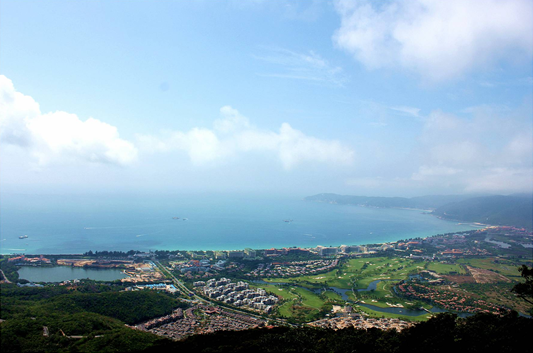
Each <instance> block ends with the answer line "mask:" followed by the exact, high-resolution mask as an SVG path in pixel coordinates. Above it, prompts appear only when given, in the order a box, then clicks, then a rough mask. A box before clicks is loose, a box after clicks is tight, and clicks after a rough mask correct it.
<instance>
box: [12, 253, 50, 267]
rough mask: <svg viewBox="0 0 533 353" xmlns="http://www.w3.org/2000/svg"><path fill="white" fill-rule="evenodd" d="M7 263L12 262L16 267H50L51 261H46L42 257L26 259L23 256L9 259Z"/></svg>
mask: <svg viewBox="0 0 533 353" xmlns="http://www.w3.org/2000/svg"><path fill="white" fill-rule="evenodd" d="M7 261H8V262H13V263H14V264H15V265H16V266H38V265H51V264H52V261H51V260H50V259H47V258H46V257H44V256H43V255H40V256H39V257H26V256H25V255H20V256H15V257H10V258H9V259H7Z"/></svg>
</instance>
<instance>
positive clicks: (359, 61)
mask: <svg viewBox="0 0 533 353" xmlns="http://www.w3.org/2000/svg"><path fill="white" fill-rule="evenodd" d="M532 58H533V2H531V1H527V0H524V1H521V0H517V1H514V0H513V1H497V0H483V1H481V0H469V1H445V2H443V1H429V0H414V1H410V2H403V1H386V2H380V3H377V2H367V1H298V2H294V1H216V2H215V1H166V2H149V1H135V2H124V1H76V2H71V1H46V2H43V1H9V0H4V1H2V2H1V3H0V75H2V76H0V89H1V90H2V95H1V97H0V144H1V145H0V168H1V169H0V174H1V175H0V177H1V184H0V188H1V191H2V192H25V193H32V192H51V193H69V192H96V191H102V192H138V191H142V192H176V193H179V192H254V193H291V194H296V195H307V194H313V193H319V192H337V193H343V194H358V195H383V196H385V195H398V196H414V195H423V194H455V193H503V194H509V193H514V192H530V191H532V190H531V189H532V187H533V143H532V135H533V134H532V131H533V128H532V124H533V118H532V116H533V113H532V111H533V72H532V67H533V65H532Z"/></svg>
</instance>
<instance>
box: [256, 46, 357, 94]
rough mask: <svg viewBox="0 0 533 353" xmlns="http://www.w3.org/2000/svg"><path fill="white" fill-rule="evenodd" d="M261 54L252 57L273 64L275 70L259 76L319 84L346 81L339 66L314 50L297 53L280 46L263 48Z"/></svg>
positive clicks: (341, 83) (334, 84)
mask: <svg viewBox="0 0 533 353" xmlns="http://www.w3.org/2000/svg"><path fill="white" fill-rule="evenodd" d="M264 50H265V52H266V53H264V54H263V55H254V58H256V59H258V60H261V61H264V62H267V63H269V64H273V65H275V67H276V70H277V72H274V73H262V74H260V76H266V77H277V78H287V79H294V80H305V81H311V82H315V83H320V84H328V85H333V86H343V85H344V83H345V82H346V81H347V78H346V76H345V75H344V73H343V71H342V68H341V67H340V66H333V65H331V64H330V63H329V62H328V61H327V60H326V59H324V58H322V57H321V56H320V55H318V54H317V53H315V52H314V51H309V52H308V53H297V52H294V51H291V50H287V49H281V48H264Z"/></svg>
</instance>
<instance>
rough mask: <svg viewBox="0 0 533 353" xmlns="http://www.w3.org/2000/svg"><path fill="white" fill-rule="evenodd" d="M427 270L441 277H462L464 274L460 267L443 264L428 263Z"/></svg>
mask: <svg viewBox="0 0 533 353" xmlns="http://www.w3.org/2000/svg"><path fill="white" fill-rule="evenodd" d="M427 269H428V270H430V271H435V272H437V273H438V274H441V275H449V274H460V275H464V274H465V273H466V272H465V270H464V269H463V267H462V266H460V265H456V264H443V263H441V262H430V263H429V264H428V265H427Z"/></svg>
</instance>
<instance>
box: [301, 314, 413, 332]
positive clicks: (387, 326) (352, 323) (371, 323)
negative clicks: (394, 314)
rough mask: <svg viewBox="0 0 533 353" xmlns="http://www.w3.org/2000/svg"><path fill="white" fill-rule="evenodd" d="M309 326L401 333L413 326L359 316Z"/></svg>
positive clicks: (399, 321) (327, 320)
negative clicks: (376, 329)
mask: <svg viewBox="0 0 533 353" xmlns="http://www.w3.org/2000/svg"><path fill="white" fill-rule="evenodd" d="M308 325H309V326H313V327H319V328H325V329H332V330H342V329H345V328H350V327H353V328H355V329H363V330H364V329H369V328H372V327H375V328H378V329H381V330H391V329H393V330H397V331H401V330H403V329H405V328H407V327H410V326H412V325H413V324H412V323H410V322H407V321H403V320H400V319H385V318H381V319H373V318H366V317H364V316H361V315H357V314H355V315H353V316H352V315H350V316H341V317H334V318H330V319H322V320H318V321H313V322H310V323H309V324H308Z"/></svg>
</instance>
